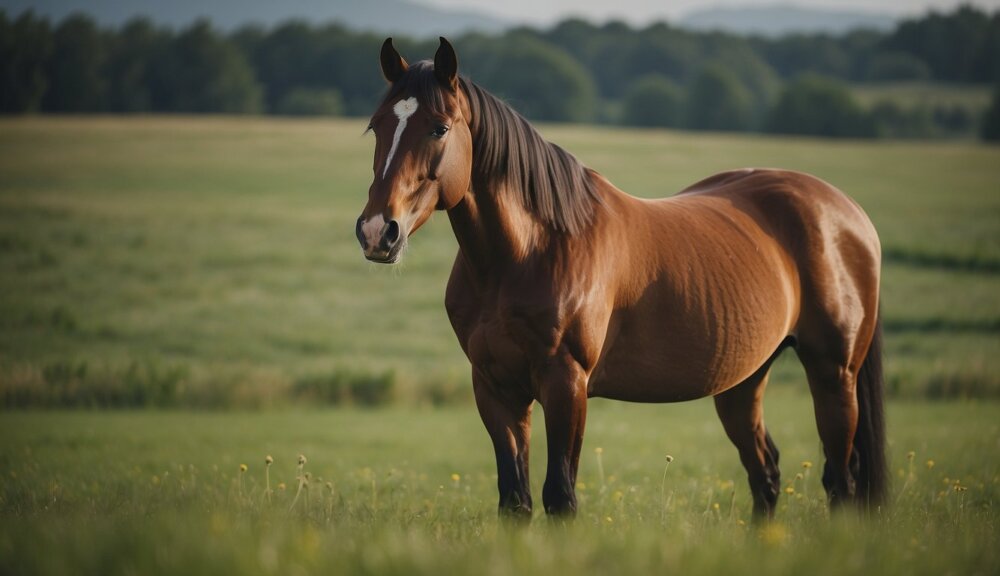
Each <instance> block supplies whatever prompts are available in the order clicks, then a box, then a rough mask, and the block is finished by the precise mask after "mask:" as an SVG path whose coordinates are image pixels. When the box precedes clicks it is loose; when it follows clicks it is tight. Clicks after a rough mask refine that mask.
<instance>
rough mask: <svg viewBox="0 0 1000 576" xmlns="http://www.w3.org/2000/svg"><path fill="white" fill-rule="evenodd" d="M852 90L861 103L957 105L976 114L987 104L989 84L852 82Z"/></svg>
mask: <svg viewBox="0 0 1000 576" xmlns="http://www.w3.org/2000/svg"><path fill="white" fill-rule="evenodd" d="M851 90H852V92H853V93H854V95H855V96H856V97H857V98H858V100H859V101H860V102H861V104H862V105H864V106H866V107H871V106H874V105H875V104H876V103H877V102H880V101H881V102H886V101H889V102H895V103H897V104H899V105H900V106H902V107H903V108H917V107H921V106H923V107H927V108H933V107H936V106H941V107H946V108H951V107H959V108H964V109H966V110H969V111H970V112H972V113H974V114H975V115H979V114H981V113H982V112H983V111H984V110H986V109H987V108H988V107H989V105H990V94H991V86H989V85H988V84H985V85H984V84H967V85H962V84H935V83H933V82H882V83H872V84H855V85H853V86H851Z"/></svg>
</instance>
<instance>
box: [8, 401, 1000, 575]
mask: <svg viewBox="0 0 1000 576" xmlns="http://www.w3.org/2000/svg"><path fill="white" fill-rule="evenodd" d="M767 409H768V418H769V425H770V428H771V429H772V432H773V434H774V437H775V439H776V441H777V442H778V444H779V446H780V448H781V450H782V459H781V462H782V464H783V468H784V470H783V472H784V477H783V488H784V493H783V494H782V498H781V503H780V505H779V510H778V514H777V521H776V522H775V523H774V524H773V525H770V526H767V527H765V528H763V529H761V530H754V529H752V528H751V527H750V526H748V525H747V524H748V521H749V509H750V498H749V492H748V490H747V488H746V486H745V481H744V473H743V471H742V468H740V465H739V462H738V459H737V457H736V452H735V450H734V449H733V448H732V447H731V446H730V445H729V444H728V441H727V440H726V438H725V435H724V433H723V432H722V429H721V426H720V425H719V424H718V422H717V421H716V419H715V417H714V410H713V408H712V405H711V402H709V401H699V402H694V403H688V404H680V405H667V406H648V405H646V406H643V405H627V404H621V403H613V402H606V401H598V402H594V403H592V409H591V413H590V416H589V422H588V436H587V442H586V446H585V449H584V456H583V459H582V464H581V472H580V477H579V485H578V489H579V494H580V516H579V518H578V519H577V522H576V523H575V524H574V525H572V526H568V527H566V526H559V525H553V524H552V523H550V522H548V521H546V520H545V519H543V518H541V517H540V516H541V515H540V513H539V512H538V511H537V510H536V518H535V521H534V522H533V524H532V525H531V527H530V528H528V529H527V530H524V531H521V532H515V533H508V532H506V531H505V530H504V529H503V528H502V527H501V526H499V524H498V521H497V519H496V518H495V513H494V507H495V503H496V492H495V485H496V484H495V483H496V477H495V473H494V464H493V456H492V451H491V449H490V446H489V440H488V438H487V436H486V434H485V432H484V431H483V430H482V429H481V425H480V424H479V422H478V417H477V416H476V414H475V410H473V409H471V408H468V407H466V408H449V409H436V410H406V409H401V408H393V409H386V410H376V411H361V410H353V409H347V410H335V411H311V412H292V413H290V412H284V411H282V412H263V413H241V412H228V413H201V414H198V413H190V412H117V413H101V412H70V413H64V412H47V413H30V412H28V413H24V412H21V413H12V414H6V415H4V417H3V418H2V419H0V470H2V471H3V477H2V480H0V572H2V573H11V574H33V573H42V574H66V573H74V574H102V575H110V574H126V573H140V574H153V573H175V574H176V573H183V574H202V573H203V574H218V573H240V574H269V573H277V572H281V573H298V572H306V573H309V572H313V573H331V572H332V573H379V574H385V573H389V574H417V573H420V574H423V573H426V574H439V573H471V574H482V573H490V574H498V575H502V574H550V573H552V572H553V571H566V570H572V571H574V573H577V572H579V573H654V572H663V571H678V572H683V573H685V574H718V573H733V572H744V571H753V572H755V573H756V572H761V573H769V574H800V573H803V572H806V571H808V572H809V573H817V574H845V573H847V574H868V573H880V574H904V573H912V574H941V573H961V574H993V573H996V570H997V568H998V566H1000V556H998V551H997V548H996V546H995V544H996V541H997V538H998V537H1000V526H998V518H997V514H996V509H995V506H996V500H997V495H998V490H1000V463H998V461H997V460H996V458H994V457H993V455H994V454H995V453H996V449H997V441H998V439H1000V427H998V424H997V422H1000V405H997V404H993V403H987V404H981V405H977V404H969V403H938V404H933V405H930V404H926V403H912V402H898V403H895V404H893V405H892V406H891V407H890V410H889V420H890V439H891V444H892V448H891V453H892V459H893V466H892V468H893V473H894V476H895V478H894V486H895V489H894V492H893V497H892V505H891V507H889V508H888V509H887V510H886V511H884V512H883V513H882V514H881V515H879V516H878V517H876V518H874V519H872V520H869V521H867V522H860V521H859V520H858V519H857V518H856V517H854V516H853V515H852V514H845V515H842V516H841V517H837V518H834V519H833V521H830V520H829V519H828V518H827V512H826V509H825V505H824V501H823V497H822V487H821V485H820V478H819V476H820V468H821V466H822V461H821V457H820V452H819V445H818V440H817V436H816V433H815V428H814V425H813V422H812V416H811V406H810V403H809V400H808V397H807V396H806V395H804V394H799V393H795V392H794V391H791V390H784V391H780V390H779V391H776V392H775V393H774V394H772V395H771V396H770V397H769V399H768V404H767ZM535 423H536V424H535V425H536V435H535V436H536V441H535V447H534V448H535V450H534V451H533V454H532V458H533V466H532V467H533V469H534V477H533V484H534V494H535V496H536V498H538V497H539V494H540V483H541V480H542V475H543V471H544V462H545V446H544V441H542V438H543V437H544V433H543V430H542V428H543V426H542V424H543V422H542V418H541V414H540V412H539V413H538V414H536V417H535ZM597 448H601V449H602V450H601V452H602V453H601V454H600V455H598V454H597V453H596V450H597ZM911 451H912V452H913V456H912V457H910V456H909V455H908V453H909V452H911ZM300 453H302V454H304V455H306V456H307V460H308V461H307V463H306V465H305V467H304V471H305V472H309V473H310V481H309V485H308V490H303V493H302V494H300V495H299V496H298V499H297V500H296V496H295V494H296V492H297V488H298V483H297V481H296V476H298V474H299V473H298V470H297V467H296V459H297V455H298V454H300ZM668 453H669V454H671V455H672V456H673V458H674V461H673V462H672V463H671V464H670V465H669V468H666V462H665V455H666V454H668ZM266 455H272V456H273V457H274V464H273V466H271V468H270V469H269V472H268V476H269V478H268V477H266V476H265V467H266V466H265V464H264V457H265V456H266ZM930 461H933V462H932V463H931V462H930ZM804 462H809V463H812V464H813V465H812V467H810V468H805V467H804V465H803V463H804ZM244 463H245V464H247V466H248V469H247V471H246V472H245V473H241V472H240V464H244ZM799 474H801V476H798V475H799ZM268 481H269V482H270V487H271V489H272V490H273V493H272V494H271V496H270V498H269V497H268V495H267V492H266V490H267V489H266V486H267V482H268ZM539 508H540V506H539ZM55 551H58V552H57V553H56V552H55Z"/></svg>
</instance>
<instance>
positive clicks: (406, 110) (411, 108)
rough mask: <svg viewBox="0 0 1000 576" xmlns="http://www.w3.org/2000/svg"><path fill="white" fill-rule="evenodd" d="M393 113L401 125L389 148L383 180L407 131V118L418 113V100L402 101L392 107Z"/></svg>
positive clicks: (398, 126) (398, 125)
mask: <svg viewBox="0 0 1000 576" xmlns="http://www.w3.org/2000/svg"><path fill="white" fill-rule="evenodd" d="M392 111H393V112H395V113H396V118H399V124H397V125H396V133H395V134H393V135H392V147H391V148H389V155H388V156H387V157H386V159H385V168H383V169H382V178H385V175H386V174H387V173H388V172H389V164H392V157H393V156H394V155H395V154H396V147H397V146H399V137H400V136H402V135H403V130H406V120H407V118H409V117H410V116H413V113H414V112H416V111H417V99H416V98H414V97H412V96H410V97H409V98H407V99H406V100H400V101H399V102H396V104H395V106H393V107H392Z"/></svg>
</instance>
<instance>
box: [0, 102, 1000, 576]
mask: <svg viewBox="0 0 1000 576" xmlns="http://www.w3.org/2000/svg"><path fill="white" fill-rule="evenodd" d="M363 128H364V122H363V121H359V120H338V121H325V120H324V121H315V120H304V121H299V120H275V119H218V118H131V119H107V118H104V119H102V118H96V119H76V118H30V119H5V120H0V400H2V402H0V409H2V410H4V412H3V413H2V414H0V573H3V574H6V573H16V574H33V573H43V574H65V573H78V574H102V575H104V574H126V573H140V574H153V573H184V574H199V573H204V574H219V573H240V574H272V573H276V572H282V573H286V572H287V573H299V572H343V573H380V574H381V573H389V574H392V573H399V574H415V573H416V574H419V573H434V574H438V573H452V572H469V573H476V574H480V573H483V572H490V573H494V574H543V573H544V574H551V573H553V572H557V571H566V572H571V571H572V572H582V573H615V572H625V573H656V572H677V573H684V574H688V573H690V574H716V573H731V572H735V571H748V570H753V571H755V572H757V571H759V572H761V573H779V574H801V573H805V572H809V573H818V574H843V573H845V572H848V573H859V574H860V573H914V574H924V573H926V574H940V573H945V572H949V573H951V572H955V573H969V574H979V573H981V574H992V573H995V572H996V571H997V567H998V565H1000V558H998V555H997V551H996V546H995V543H996V541H997V539H998V524H997V516H996V511H995V508H996V498H997V490H998V485H1000V468H998V466H1000V464H998V462H997V460H996V458H995V457H994V455H995V453H996V448H997V438H998V437H1000V428H998V425H997V422H998V421H1000V412H998V411H1000V404H998V403H995V402H979V403H975V402H950V401H949V402H927V401H926V400H922V399H921V398H924V397H932V398H954V397H962V396H966V397H975V398H996V397H997V396H1000V376H998V375H1000V329H998V327H1000V299H998V298H997V296H996V294H998V293H1000V291H998V290H997V289H998V288H1000V275H998V274H997V272H998V266H1000V218H998V216H1000V195H998V194H997V184H998V183H1000V150H997V149H995V148H988V147H980V146H975V145H972V144H968V143H943V144H942V143H933V144H928V143H895V142H864V143H862V142H826V141H820V140H811V139H776V138H765V137H756V136H731V135H714V134H684V133H675V132H661V131H631V130H618V129H608V128H593V127H567V126H545V127H543V130H544V132H545V134H546V135H547V136H548V137H550V138H552V139H553V140H555V141H557V142H559V143H560V144H562V145H563V146H565V147H566V148H567V149H569V150H571V151H573V152H574V153H576V154H577V155H578V156H580V157H581V158H582V159H583V160H584V161H585V162H587V163H588V164H589V165H591V166H592V167H594V168H596V169H598V170H599V171H601V172H603V173H604V174H606V175H607V176H608V177H609V178H610V179H611V180H612V181H613V182H615V183H617V184H618V185H619V186H620V187H621V188H622V189H624V190H626V191H629V192H631V193H633V194H637V195H640V196H647V197H649V196H664V195H667V194H671V193H673V192H675V191H677V190H679V189H681V188H683V187H684V186H686V185H688V184H690V183H691V182H693V181H695V180H698V179H700V178H702V177H704V176H705V175H707V174H710V173H712V172H715V171H718V170H724V169H729V168H733V167H740V166H781V167H786V168H793V169H798V170H804V171H808V172H812V173H815V174H817V175H819V176H821V177H823V178H825V179H827V180H829V181H830V182H833V183H835V184H836V185H837V186H839V187H840V188H842V189H843V190H845V191H846V192H848V193H849V194H850V195H852V196H853V197H855V198H856V199H857V200H858V201H859V202H860V203H861V204H862V205H863V206H864V207H865V209H866V210H867V211H868V212H869V214H870V215H871V216H872V219H873V220H874V221H875V223H876V226H877V227H878V229H879V231H880V234H881V237H882V241H883V246H884V247H885V248H886V253H887V263H886V265H885V267H884V277H883V293H882V299H883V311H884V314H885V320H886V325H887V327H889V331H888V333H887V348H888V350H887V362H888V366H887V368H888V370H887V372H888V381H889V386H890V390H891V392H892V397H893V400H892V401H891V402H890V405H889V437H890V441H891V448H890V449H891V455H892V459H893V466H892V469H893V475H894V477H895V484H894V491H893V496H892V505H891V506H890V507H889V508H888V509H886V510H885V511H883V512H882V513H881V514H879V515H877V516H876V517H875V518H873V519H869V520H868V521H864V522H862V521H859V520H858V519H857V518H855V517H854V516H853V515H852V514H846V515H843V516H841V517H834V518H832V519H830V518H828V516H827V513H826V509H825V506H824V503H823V497H822V489H821V486H820V483H819V476H820V473H821V466H822V458H821V455H820V449H819V444H818V439H817V436H816V433H815V424H814V422H813V419H812V407H811V404H810V400H809V398H808V395H807V393H806V386H805V383H804V378H803V375H802V370H801V368H800V367H799V366H798V364H797V363H796V362H795V360H794V355H793V354H791V353H786V355H785V356H784V357H783V358H782V359H781V360H780V361H779V363H778V364H777V365H776V368H775V371H774V372H775V374H774V378H773V379H772V382H773V384H772V386H771V391H770V392H769V395H768V401H767V416H768V423H769V428H770V430H771V431H772V433H773V435H774V436H775V439H776V441H777V442H778V444H779V446H780V447H781V450H782V460H781V462H782V465H783V468H784V481H783V487H785V488H792V491H793V493H792V494H783V496H782V500H781V503H780V505H779V510H778V521H777V523H775V524H774V525H771V526H769V527H766V528H764V529H762V530H754V529H751V528H749V527H748V526H747V525H746V524H747V520H748V515H749V508H750V498H749V494H748V490H747V488H746V486H745V483H744V478H745V473H744V472H743V470H742V468H741V467H740V464H739V461H738V458H737V456H736V452H735V449H733V448H732V447H731V446H730V445H729V443H728V441H727V440H726V438H725V435H724V434H723V433H722V430H721V426H720V425H719V423H718V422H717V419H716V417H715V414H714V410H713V409H712V405H711V402H709V401H707V400H703V401H699V402H693V403H685V404H679V405H666V406H643V405H626V404H621V403H613V402H607V401H594V402H592V403H591V408H590V417H589V422H588V435H587V440H586V447H585V450H584V457H583V462H582V467H581V472H580V478H579V479H580V482H581V485H580V486H579V497H580V515H579V518H578V519H577V522H576V523H575V524H573V525H571V526H562V525H558V524H551V523H549V522H546V521H545V520H543V519H542V518H536V519H535V522H534V523H533V524H532V525H531V527H529V528H527V529H525V530H521V531H514V532H508V531H506V530H504V529H502V528H501V527H500V526H498V523H497V520H496V518H495V514H494V507H495V502H496V491H495V483H496V478H495V468H494V457H493V454H492V450H491V448H490V445H489V441H488V438H487V436H486V433H485V431H484V430H483V428H482V425H481V424H480V423H479V419H478V416H477V414H476V410H475V409H474V408H473V407H472V406H471V405H469V404H468V403H466V404H464V405H461V406H457V407H451V408H445V409H430V408H426V407H424V408H420V407H419V405H430V404H437V403H445V404H448V403H453V400H455V399H465V400H467V399H468V397H469V384H468V365H467V362H466V361H465V359H464V358H463V357H462V354H461V352H460V350H459V348H458V345H457V343H456V342H455V338H454V336H453V334H452V333H451V330H450V328H449V324H448V321H447V318H446V317H445V314H444V310H443V304H442V300H443V293H444V286H445V282H446V279H447V275H448V272H449V269H450V266H451V261H452V258H453V256H454V253H455V249H456V248H455V242H454V239H453V237H452V235H451V231H450V229H449V227H448V225H447V220H446V219H445V218H442V217H440V216H438V217H436V218H434V219H432V221H431V223H430V224H429V225H428V226H427V227H425V228H424V229H422V230H421V231H420V233H419V234H417V235H416V236H415V237H414V238H413V240H412V247H411V249H410V250H409V252H408V255H407V259H406V261H405V263H404V264H403V265H402V266H399V267H396V268H385V267H379V266H375V265H371V264H367V263H366V262H365V261H364V260H363V259H362V257H361V255H360V252H359V249H358V248H357V246H356V244H355V240H354V237H353V228H354V221H355V219H356V217H357V215H358V213H359V211H360V210H361V208H362V206H363V204H364V201H365V198H366V191H367V186H368V183H369V179H370V174H371V165H370V162H371V154H372V146H373V141H372V140H371V138H370V137H368V138H366V137H362V136H361V132H362V130H363ZM918 399H920V400H918ZM334 400H336V401H347V402H354V403H356V404H362V405H364V404H369V403H371V404H382V403H385V402H386V401H387V400H397V401H398V402H396V403H395V404H394V405H392V406H391V407H389V408H385V409H380V410H361V409H357V408H339V409H336V410H316V411H308V410H303V409H302V408H301V404H303V403H312V404H314V405H315V404H320V403H323V402H330V401H334ZM290 402H299V403H300V405H299V407H295V408H291V409H286V410H270V411H267V410H264V411H241V410H229V411H225V412H219V411H207V412H198V411H190V410H188V411H184V410H176V407H178V406H179V407H187V408H190V407H209V408H234V407H235V408H256V407H267V406H282V405H287V404H288V403H290ZM20 405H28V406H80V405H82V406H122V405H124V406H150V405H151V406H167V407H171V406H174V407H175V409H174V410H161V411H147V410H138V411H106V410H105V411H86V410H81V411H71V412H65V411H62V412H61V411H49V412H32V411H18V410H11V409H10V408H11V407H14V406H20ZM542 424H543V422H542V418H541V411H540V409H539V410H538V412H537V413H536V417H535V425H536V429H535V434H534V437H535V446H534V450H533V453H532V459H533V460H534V464H533V470H534V474H533V478H532V482H533V486H534V494H535V496H536V498H540V486H541V481H542V480H543V476H544V462H545V442H544V437H545V435H544V427H543V425H542ZM596 447H602V448H603V453H602V454H601V468H599V467H598V458H597V455H596V454H595V453H594V448H596ZM910 451H913V452H914V453H915V455H914V458H913V459H912V460H910V459H908V457H907V454H908V452H910ZM300 453H304V454H306V455H307V456H308V458H309V462H308V464H307V465H306V468H305V470H306V471H308V472H310V474H311V481H310V487H309V491H308V501H306V496H305V495H301V496H300V497H299V500H298V501H297V502H296V503H295V506H294V507H293V506H292V502H293V500H294V494H295V492H296V488H297V484H296V476H297V471H296V467H295V458H296V456H297V455H298V454H300ZM668 453H669V454H671V455H673V456H674V458H675V461H674V462H673V463H672V464H671V465H670V468H669V469H668V470H667V474H666V481H665V482H664V481H663V478H664V475H663V474H664V464H665V460H664V455H665V454H668ZM267 454H271V455H273V456H274V457H275V464H274V466H273V467H272V469H271V478H270V480H271V486H272V489H274V493H273V494H272V497H271V500H270V502H268V500H267V497H266V494H265V484H264V482H265V480H264V465H263V459H264V456H265V455H267ZM928 460H933V461H934V466H933V468H928V466H927V464H926V462H927V461H928ZM804 461H810V462H813V463H815V466H813V467H812V468H810V469H808V470H807V469H805V468H803V467H802V464H801V463H802V462H804ZM242 463H246V464H247V465H248V466H249V470H248V471H247V472H246V474H245V475H242V476H241V474H240V472H239V466H240V464H242ZM602 469H603V472H602ZM797 473H802V474H803V475H804V476H805V477H804V478H802V479H801V480H799V479H796V474H797ZM602 474H603V479H602ZM453 475H455V476H457V479H456V480H453V477H455V476H453ZM327 482H329V483H330V486H331V487H327ZM956 482H957V484H956ZM279 483H284V490H281V489H279V488H278V485H279ZM956 486H957V487H958V489H956ZM331 488H332V489H331ZM715 504H718V505H719V506H718V509H716V507H715ZM536 508H537V509H538V510H540V508H541V505H540V502H537V503H536ZM536 516H540V513H538V512H537V510H536Z"/></svg>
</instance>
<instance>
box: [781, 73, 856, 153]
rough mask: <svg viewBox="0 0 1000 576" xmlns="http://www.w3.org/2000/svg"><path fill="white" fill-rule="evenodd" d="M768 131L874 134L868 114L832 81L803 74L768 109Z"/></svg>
mask: <svg viewBox="0 0 1000 576" xmlns="http://www.w3.org/2000/svg"><path fill="white" fill-rule="evenodd" d="M767 130H768V131H769V132H773V133H776V134H809V135H813V136H828V137H835V138H851V137H854V138H858V137H860V138H870V137H873V136H875V124H874V122H873V121H872V118H871V116H869V115H868V114H866V113H865V111H864V110H862V108H861V106H860V105H858V103H857V102H856V101H855V100H854V98H853V97H852V96H851V93H850V92H849V91H848V90H847V88H846V87H845V86H844V85H843V84H841V83H840V82H837V81H835V80H831V79H828V78H824V77H822V76H817V75H814V74H805V75H802V76H800V77H799V78H798V79H796V80H795V81H793V82H792V83H791V84H789V85H788V86H787V87H785V89H784V91H783V92H782V94H781V96H780V97H779V98H778V102H777V103H776V104H775V106H774V108H773V109H772V110H771V114H770V118H769V119H768V123H767Z"/></svg>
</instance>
